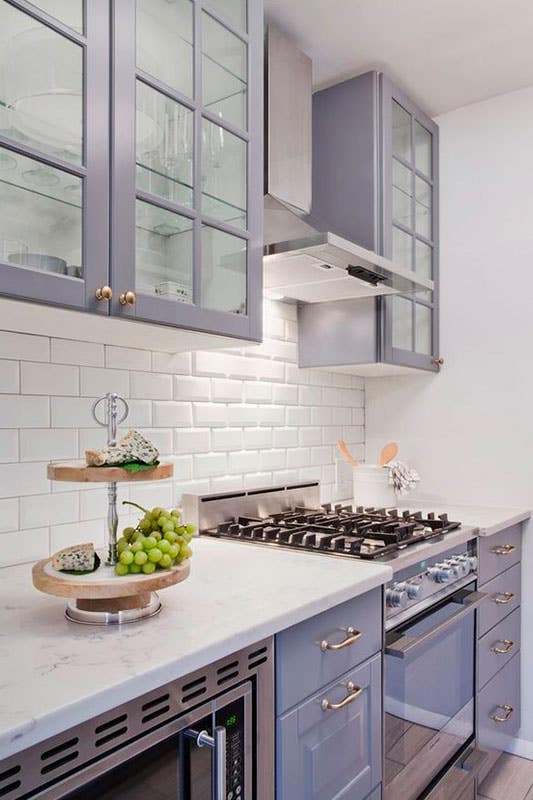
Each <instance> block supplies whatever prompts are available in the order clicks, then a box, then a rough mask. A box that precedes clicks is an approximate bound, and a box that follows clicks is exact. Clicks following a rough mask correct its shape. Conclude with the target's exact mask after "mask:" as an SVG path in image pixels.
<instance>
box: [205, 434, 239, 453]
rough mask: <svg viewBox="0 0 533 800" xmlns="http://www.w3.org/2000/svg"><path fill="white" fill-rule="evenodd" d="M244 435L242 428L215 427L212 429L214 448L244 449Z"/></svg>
mask: <svg viewBox="0 0 533 800" xmlns="http://www.w3.org/2000/svg"><path fill="white" fill-rule="evenodd" d="M242 446H243V435H242V430H241V429H240V428H213V430H212V431H211V447H212V449H213V450H217V451H218V450H224V451H226V452H231V451H232V450H242Z"/></svg>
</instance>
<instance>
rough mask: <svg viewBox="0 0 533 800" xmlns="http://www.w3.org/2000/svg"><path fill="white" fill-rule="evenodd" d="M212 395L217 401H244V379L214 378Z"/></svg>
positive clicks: (214, 400)
mask: <svg viewBox="0 0 533 800" xmlns="http://www.w3.org/2000/svg"><path fill="white" fill-rule="evenodd" d="M198 380H201V379H200V378H199V379H198ZM211 396H212V400H213V402H215V403H242V399H243V398H242V381H232V380H225V379H224V378H212V379H211Z"/></svg>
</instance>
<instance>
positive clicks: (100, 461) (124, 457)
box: [85, 428, 159, 467]
mask: <svg viewBox="0 0 533 800" xmlns="http://www.w3.org/2000/svg"><path fill="white" fill-rule="evenodd" d="M158 458H159V450H158V449H157V448H156V447H154V445H153V444H152V443H151V442H150V441H149V440H148V439H147V438H146V437H145V436H143V435H142V433H139V431H136V430H134V429H133V428H132V429H131V430H129V431H128V432H127V433H126V435H125V436H123V437H122V440H121V442H120V444H119V445H117V447H104V448H102V449H101V450H86V451H85V460H86V462H87V465H88V466H89V467H103V466H104V465H108V466H118V465H120V464H126V463H127V462H128V461H141V462H142V463H143V464H153V463H154V461H157V460H158Z"/></svg>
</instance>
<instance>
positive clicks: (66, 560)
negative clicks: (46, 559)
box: [52, 542, 95, 572]
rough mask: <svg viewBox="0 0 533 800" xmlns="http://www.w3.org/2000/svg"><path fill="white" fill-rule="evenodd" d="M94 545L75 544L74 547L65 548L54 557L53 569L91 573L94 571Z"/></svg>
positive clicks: (89, 543) (88, 543)
mask: <svg viewBox="0 0 533 800" xmlns="http://www.w3.org/2000/svg"><path fill="white" fill-rule="evenodd" d="M94 558H95V552H94V545H93V544H92V543H91V542H87V543H86V544H75V545H72V547H65V548H64V549H63V550H58V551H57V553H54V555H53V556H52V567H53V568H54V569H58V570H63V569H68V570H72V571H73V572H89V571H90V570H93V569H94Z"/></svg>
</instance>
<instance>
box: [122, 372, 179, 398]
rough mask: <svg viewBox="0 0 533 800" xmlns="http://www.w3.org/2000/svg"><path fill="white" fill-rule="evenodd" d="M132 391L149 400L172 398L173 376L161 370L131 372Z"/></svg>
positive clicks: (132, 394)
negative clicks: (162, 372) (160, 371)
mask: <svg viewBox="0 0 533 800" xmlns="http://www.w3.org/2000/svg"><path fill="white" fill-rule="evenodd" d="M130 393H131V396H132V397H136V398H145V399H147V400H172V377H171V376H170V375H164V374H161V373H159V372H131V373H130Z"/></svg>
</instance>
